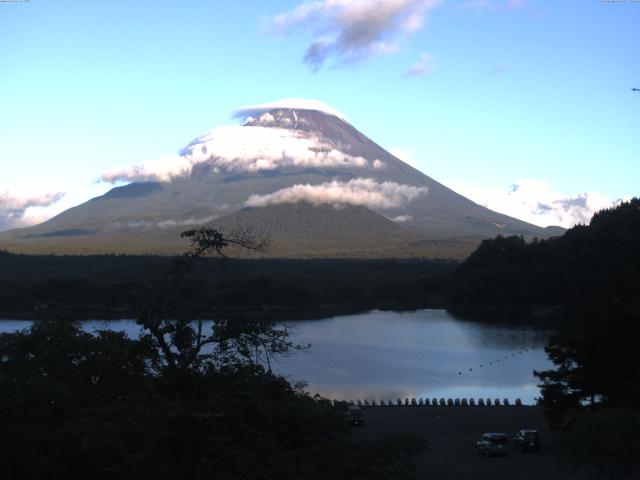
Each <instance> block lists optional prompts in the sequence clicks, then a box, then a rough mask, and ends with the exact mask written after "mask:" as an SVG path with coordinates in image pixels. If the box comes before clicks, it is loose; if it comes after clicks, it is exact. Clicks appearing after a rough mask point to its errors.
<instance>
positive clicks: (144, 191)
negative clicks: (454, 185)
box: [0, 100, 561, 258]
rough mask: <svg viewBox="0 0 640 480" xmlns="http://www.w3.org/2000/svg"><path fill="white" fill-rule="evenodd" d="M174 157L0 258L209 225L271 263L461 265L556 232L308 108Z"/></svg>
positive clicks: (127, 247)
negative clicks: (489, 242) (234, 234)
mask: <svg viewBox="0 0 640 480" xmlns="http://www.w3.org/2000/svg"><path fill="white" fill-rule="evenodd" d="M235 116H236V117H239V118H240V119H241V121H242V124H241V125H234V126H227V127H220V128H216V129H213V130H211V131H209V132H207V133H205V134H203V135H201V136H199V137H197V138H195V139H194V140H193V141H192V142H190V143H189V144H188V145H187V146H185V147H184V148H183V149H181V150H180V151H179V153H178V154H176V155H171V156H168V157H163V158H160V159H158V160H155V161H149V162H144V163H142V164H140V165H136V166H133V167H125V168H119V169H114V170H111V171H108V172H106V173H104V174H103V175H102V180H103V181H107V182H111V183H116V182H127V183H126V184H125V185H123V186H117V187H114V188H113V189H111V190H110V191H109V192H107V193H106V194H104V195H102V196H100V197H96V198H93V199H91V200H89V201H87V202H85V203H83V204H81V205H78V206H76V207H73V208H70V209H68V210H66V211H64V212H62V213H60V214H59V215H57V216H56V217H54V218H52V219H50V220H48V221H46V222H44V223H41V224H39V225H36V226H33V227H28V228H23V229H19V230H13V231H10V232H4V233H3V234H0V248H6V249H9V250H13V251H22V252H40V253H44V252H54V253H107V252H110V253H173V252H177V251H180V250H182V249H184V243H183V241H182V240H181V239H180V236H179V233H180V232H181V231H182V230H185V229H186V228H188V227H189V226H192V225H197V224H204V223H207V224H210V225H212V226H214V227H216V228H219V229H222V230H232V229H236V228H242V229H245V230H246V229H249V230H252V231H254V232H255V233H256V235H260V236H265V237H267V238H269V239H270V247H269V248H268V252H269V254H270V255H273V256H278V257H344V256H346V257H389V256H393V257H449V258H451V257H461V256H464V255H466V254H468V253H469V252H470V251H471V250H472V249H473V248H474V247H475V246H476V245H477V244H478V242H479V241H480V240H481V239H483V238H488V237H494V236H496V235H498V234H502V235H523V236H525V237H534V236H535V237H539V238H545V237H549V236H551V235H555V234H558V233H560V232H561V229H559V228H555V227H552V228H547V229H544V228H541V227H538V226H535V225H532V224H529V223H526V222H523V221H521V220H518V219H515V218H512V217H509V216H506V215H503V214H500V213H497V212H494V211H491V210H488V209H487V208H484V207H482V206H480V205H478V204H476V203H474V202H472V201H471V200H469V199H467V198H465V197H463V196H461V195H459V194H457V193H455V192H454V191H453V190H450V189H449V188H447V187H445V186H444V185H442V184H440V183H438V182H437V181H435V180H433V179H432V178H430V177H428V176H426V175H425V174H423V173H422V172H420V171H418V170H416V169H415V168H413V167H411V166H409V165H408V164H406V163H404V162H403V161H401V160H400V159H398V158H396V157H394V156H393V155H391V154H390V153H389V152H387V151H386V150H384V149H383V148H381V147H380V146H379V145H377V144H376V143H375V142H373V141H372V140H370V139H369V138H367V137H366V136H365V135H363V134H362V133H360V132H359V131H358V130H357V129H356V128H354V127H353V126H352V125H350V124H349V123H348V122H347V120H346V118H345V116H344V115H342V114H341V113H340V112H338V111H336V110H335V109H333V108H331V107H329V106H327V105H325V104H323V103H321V102H317V101H309V100H305V101H302V100H285V101H280V102H274V103H272V104H265V105H257V106H252V107H245V108H242V109H239V110H237V111H236V112H235Z"/></svg>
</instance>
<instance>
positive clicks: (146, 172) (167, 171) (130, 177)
mask: <svg viewBox="0 0 640 480" xmlns="http://www.w3.org/2000/svg"><path fill="white" fill-rule="evenodd" d="M192 168H193V165H192V162H190V161H189V160H187V159H186V158H184V157H183V156H180V155H167V156H164V157H160V158H158V159H155V160H147V161H145V162H142V163H141V164H140V165H135V166H133V167H125V168H116V169H113V170H109V171H108V172H105V173H103V174H102V175H101V176H100V179H101V180H102V181H104V182H108V183H115V182H120V181H123V182H126V181H130V182H148V181H159V182H168V181H170V180H171V179H172V178H173V177H179V176H186V175H189V174H190V173H191V169H192Z"/></svg>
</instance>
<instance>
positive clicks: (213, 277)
mask: <svg viewBox="0 0 640 480" xmlns="http://www.w3.org/2000/svg"><path fill="white" fill-rule="evenodd" d="M174 258H175V257H160V256H118V255H95V256H54V255H44V256H35V255H14V254H11V253H7V252H1V251H0V318H26V319H34V318H47V316H48V315H49V314H50V312H54V311H55V312H65V315H66V317H67V318H73V319H86V318H124V317H131V316H132V315H133V314H134V312H135V306H134V305H133V303H134V300H135V298H132V295H131V292H132V291H133V290H134V289H136V288H138V286H139V285H140V284H141V283H144V281H146V280H148V279H150V278H155V277H158V276H162V275H163V274H164V273H166V272H167V271H169V270H170V269H171V268H172V262H173V261H174ZM455 266H456V263H452V262H443V261H427V260H258V259H256V260H235V259H226V260H220V259H219V258H218V259H214V258H205V259H202V260H201V261H200V262H198V264H197V265H195V266H194V268H193V271H192V273H191V274H190V275H189V277H188V278H186V279H185V280H184V282H182V283H181V285H180V287H179V288H180V289H181V295H180V296H179V298H181V299H182V303H181V304H176V308H177V309H178V310H182V309H183V308H184V307H185V306H189V307H190V308H191V307H195V308H196V309H197V310H199V311H200V312H201V313H202V312H204V311H206V310H207V309H208V310H209V311H210V312H215V313H219V312H223V313H237V314H243V315H258V316H260V317H261V318H264V317H265V316H271V317H273V318H280V319H284V318H291V319H295V318H312V317H322V316H326V315H333V314H336V313H351V312H357V311H364V310H368V309H374V308H378V309H415V308H424V307H432V306H442V305H443V304H444V300H445V293H446V292H445V288H446V285H447V282H448V280H449V277H450V275H451V272H452V271H453V269H454V268H455ZM211 309H213V310H211ZM212 314H213V313H212Z"/></svg>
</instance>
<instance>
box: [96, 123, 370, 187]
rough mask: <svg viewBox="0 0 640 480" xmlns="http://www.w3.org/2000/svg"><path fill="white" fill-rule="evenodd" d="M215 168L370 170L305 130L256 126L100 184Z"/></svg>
mask: <svg viewBox="0 0 640 480" xmlns="http://www.w3.org/2000/svg"><path fill="white" fill-rule="evenodd" d="M201 163H207V164H210V165H211V166H212V168H213V171H214V172H220V171H226V172H257V171H260V170H276V169H284V168H290V167H301V168H305V167H306V168H308V167H317V168H340V167H353V168H365V167H369V166H373V167H374V168H379V167H380V166H379V165H373V164H372V163H370V162H369V161H368V160H366V159H365V158H363V157H359V156H353V155H349V154H347V153H344V152H342V151H340V150H338V149H337V148H335V146H334V145H332V144H330V143H327V142H326V141H323V140H321V139H320V138H318V137H316V136H315V135H313V134H311V133H309V132H304V131H301V130H289V129H284V128H272V127H257V126H227V127H219V128H216V129H213V130H211V131H210V132H208V133H206V134H204V135H202V136H200V137H198V138H196V139H195V140H194V141H193V142H191V143H190V144H189V145H188V146H187V147H186V148H185V149H184V150H183V151H182V155H171V156H167V157H163V158H160V159H158V160H151V161H147V162H143V163H142V164H140V165H136V166H133V167H126V168H118V169H114V170H111V171H108V172H105V173H104V174H102V176H101V177H100V178H101V180H103V181H105V182H109V183H115V182H118V181H132V182H133V181H162V182H168V181H171V179H172V178H175V177H181V176H188V175H190V174H191V171H192V170H193V167H194V166H195V165H198V164H201Z"/></svg>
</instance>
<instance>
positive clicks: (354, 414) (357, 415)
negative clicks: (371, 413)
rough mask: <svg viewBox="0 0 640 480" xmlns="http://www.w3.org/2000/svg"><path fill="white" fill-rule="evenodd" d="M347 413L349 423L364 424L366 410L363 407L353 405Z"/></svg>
mask: <svg viewBox="0 0 640 480" xmlns="http://www.w3.org/2000/svg"><path fill="white" fill-rule="evenodd" d="M347 413H348V415H349V424H351V425H362V424H363V423H364V412H363V411H362V408H360V407H356V406H352V407H349V410H348V411H347Z"/></svg>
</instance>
